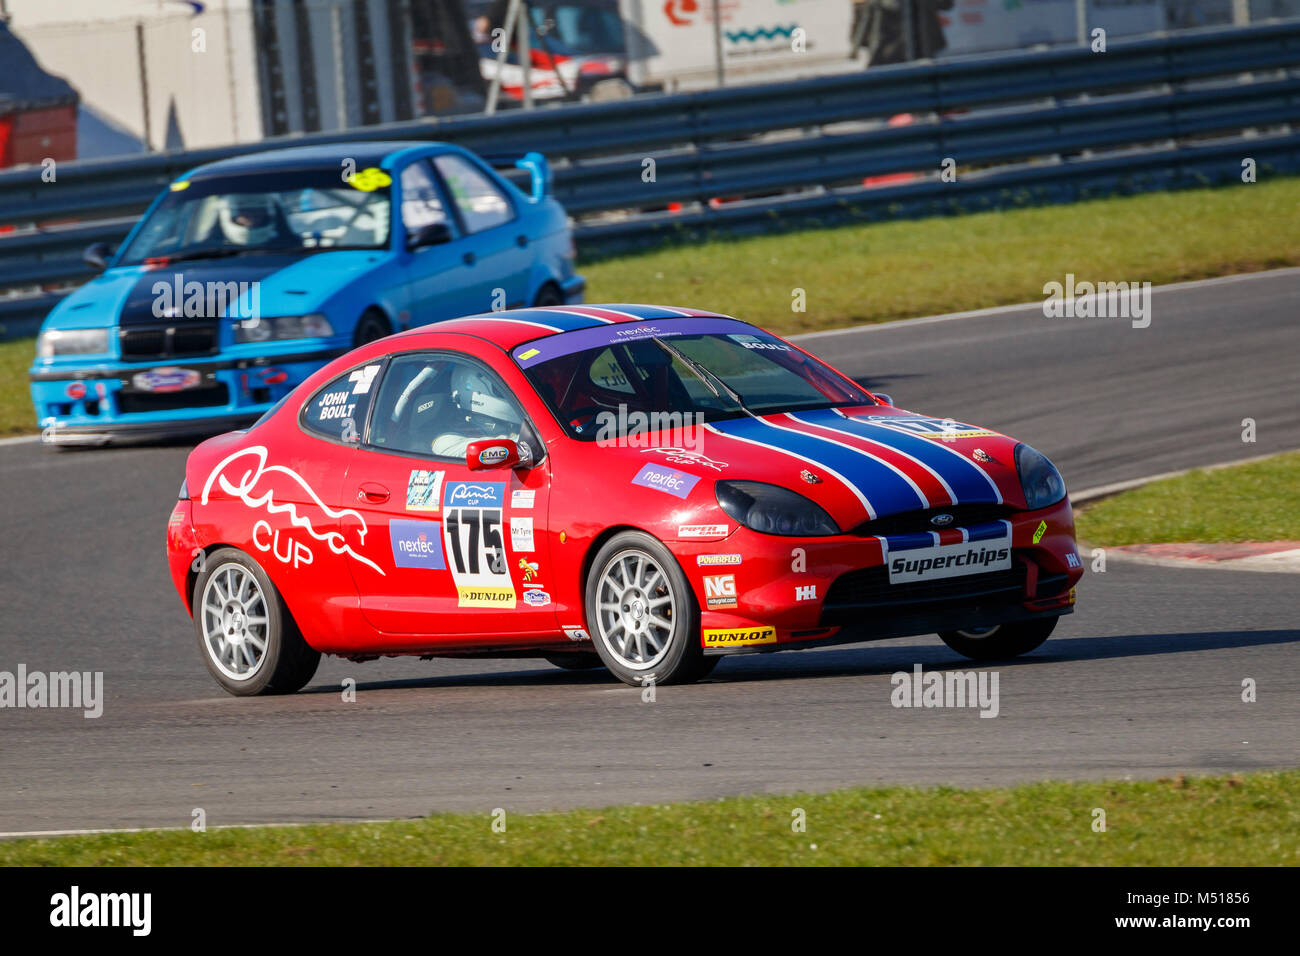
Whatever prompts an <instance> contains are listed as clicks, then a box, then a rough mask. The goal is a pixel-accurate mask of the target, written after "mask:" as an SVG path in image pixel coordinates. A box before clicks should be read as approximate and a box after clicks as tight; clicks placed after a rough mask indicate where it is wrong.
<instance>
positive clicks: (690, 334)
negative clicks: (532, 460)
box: [513, 318, 874, 440]
mask: <svg viewBox="0 0 1300 956" xmlns="http://www.w3.org/2000/svg"><path fill="white" fill-rule="evenodd" d="M513 355H514V357H515V360H516V361H517V362H518V363H519V365H520V367H521V368H522V369H523V370H524V374H526V375H527V376H528V378H529V380H530V381H531V382H532V384H533V387H534V388H535V389H536V390H537V392H538V394H539V395H540V396H541V397H542V399H543V401H545V402H546V404H547V405H548V406H550V408H551V410H552V411H553V412H554V413H555V417H556V419H557V420H558V421H559V422H561V423H562V424H563V425H564V426H565V427H566V428H567V429H568V430H569V433H570V434H571V435H573V437H575V438H578V439H584V440H594V439H595V437H596V434H597V432H598V431H599V432H600V434H602V435H619V436H626V435H627V434H628V433H629V431H630V430H634V429H636V428H637V427H643V426H644V423H645V422H647V421H652V420H653V419H651V418H650V416H651V415H653V414H654V413H669V414H674V413H675V414H676V415H680V416H690V418H689V419H688V420H693V421H704V422H709V421H717V420H721V419H726V418H734V417H736V416H739V415H746V414H754V415H766V414H771V413H773V412H785V411H801V410H802V411H806V410H808V409H813V408H833V407H839V406H854V405H871V404H874V402H873V400H872V398H871V396H870V395H868V394H867V393H866V392H865V391H864V390H862V389H860V388H858V387H856V386H855V385H853V384H852V383H851V382H849V381H847V380H845V379H844V378H843V377H842V376H840V375H838V374H837V373H835V372H834V371H832V370H831V369H829V368H827V367H826V366H825V365H823V364H822V363H821V362H818V361H817V360H816V359H814V358H812V357H810V356H808V355H805V354H804V353H802V352H800V351H799V350H798V349H796V348H794V347H793V346H791V345H789V344H788V343H786V342H782V341H781V340H780V339H779V338H776V337H775V336H772V335H768V334H766V333H764V332H762V331H761V330H759V329H757V328H755V327H753V326H750V325H746V324H745V323H742V322H737V321H735V320H733V319H705V318H700V319H688V320H668V321H665V322H662V323H657V324H656V325H654V326H639V325H638V326H630V325H629V326H618V325H613V326H605V327H602V328H597V329H583V330H580V331H577V332H567V333H562V334H560V335H555V336H552V337H550V338H547V339H540V340H537V341H535V342H531V343H527V344H525V345H521V346H519V347H517V348H516V349H514V350H513ZM637 413H642V414H637Z"/></svg>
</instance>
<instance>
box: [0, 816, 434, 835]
mask: <svg viewBox="0 0 1300 956" xmlns="http://www.w3.org/2000/svg"><path fill="white" fill-rule="evenodd" d="M422 819H424V818H423V817H397V818H394V819H390V820H314V821H306V822H299V823H226V824H221V825H220V826H212V827H208V828H207V829H208V830H270V829H282V828H289V827H331V826H340V825H345V826H353V825H356V826H368V825H372V824H376V823H409V822H413V821H416V820H422ZM188 832H190V828H189V827H121V828H117V829H114V828H103V829H98V830H13V831H10V832H8V833H0V840H44V839H48V838H51V837H72V836H98V835H101V834H105V833H109V834H112V833H188ZM201 832H202V831H201Z"/></svg>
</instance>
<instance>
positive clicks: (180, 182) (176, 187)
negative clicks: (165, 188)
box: [171, 179, 190, 193]
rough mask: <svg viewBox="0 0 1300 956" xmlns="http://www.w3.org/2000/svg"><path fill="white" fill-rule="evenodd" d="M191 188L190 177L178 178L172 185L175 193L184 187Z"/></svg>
mask: <svg viewBox="0 0 1300 956" xmlns="http://www.w3.org/2000/svg"><path fill="white" fill-rule="evenodd" d="M189 188H190V181H189V180H188V179H178V180H176V182H174V183H172V185H171V190H172V192H174V193H178V192H180V191H181V190H182V189H189Z"/></svg>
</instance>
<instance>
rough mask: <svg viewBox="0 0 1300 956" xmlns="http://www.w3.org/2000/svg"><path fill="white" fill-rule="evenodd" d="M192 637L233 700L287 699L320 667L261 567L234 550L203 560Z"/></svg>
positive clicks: (317, 653) (223, 550)
mask: <svg viewBox="0 0 1300 956" xmlns="http://www.w3.org/2000/svg"><path fill="white" fill-rule="evenodd" d="M192 606H193V608H194V633H195V637H196V638H197V640H198V644H199V654H200V655H201V656H202V657H203V663H204V664H205V665H206V666H207V668H208V673H210V674H211V675H212V676H213V677H214V678H215V679H216V681H217V683H218V684H220V685H221V686H222V687H223V688H224V689H225V690H226V691H227V692H228V693H231V694H233V695H235V696H236V697H252V696H254V695H257V694H291V693H293V692H294V691H296V690H300V689H302V688H303V687H305V686H306V685H307V682H308V681H310V680H311V679H312V677H313V676H314V675H315V673H316V668H317V666H318V665H319V664H320V651H317V650H313V649H312V648H311V647H310V646H309V645H308V644H307V642H306V641H305V640H303V636H302V633H301V632H300V631H299V630H298V625H297V624H295V623H294V620H293V618H292V617H291V616H290V614H289V611H288V609H287V608H286V607H285V606H284V601H283V600H282V599H281V597H280V592H279V591H277V590H276V589H275V585H274V584H272V583H271V579H270V578H269V577H267V574H266V572H265V571H263V570H262V566H261V565H259V564H258V563H257V562H256V561H254V560H253V559H252V558H251V557H249V556H248V555H246V554H245V553H244V552H242V551H238V550H236V549H235V548H220V549H218V550H217V551H214V552H213V553H212V554H210V555H208V556H207V557H206V558H205V559H204V563H203V571H202V573H200V574H199V576H198V580H196V581H195V582H194V597H193V605H192Z"/></svg>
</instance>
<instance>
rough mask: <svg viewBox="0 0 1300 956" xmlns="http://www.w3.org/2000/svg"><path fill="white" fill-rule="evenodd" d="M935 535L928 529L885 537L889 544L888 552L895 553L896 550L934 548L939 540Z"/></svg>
mask: <svg viewBox="0 0 1300 956" xmlns="http://www.w3.org/2000/svg"><path fill="white" fill-rule="evenodd" d="M934 538H935V536H934V535H932V534H931V533H930V532H928V531H921V532H918V533H917V534H900V535H896V536H890V537H888V538H885V541H886V543H887V545H888V549H887V550H888V552H889V553H890V554H893V553H894V552H895V551H915V550H916V549H917V548H933V547H934V546H935V545H936V544H937V543H938V542H936V541H935V540H934Z"/></svg>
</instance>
